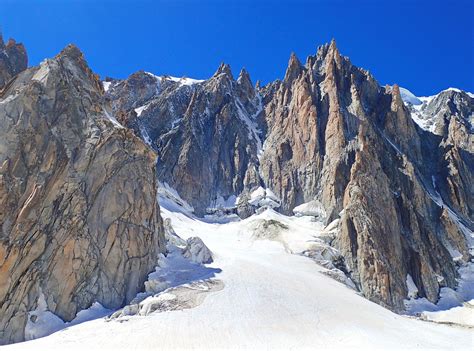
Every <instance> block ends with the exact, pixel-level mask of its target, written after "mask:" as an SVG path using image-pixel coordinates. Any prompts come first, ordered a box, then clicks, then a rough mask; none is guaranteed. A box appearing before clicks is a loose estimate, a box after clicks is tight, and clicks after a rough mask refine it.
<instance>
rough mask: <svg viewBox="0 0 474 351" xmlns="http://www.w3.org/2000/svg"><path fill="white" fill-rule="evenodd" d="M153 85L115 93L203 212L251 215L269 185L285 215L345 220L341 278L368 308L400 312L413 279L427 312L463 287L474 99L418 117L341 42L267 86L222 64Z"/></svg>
mask: <svg viewBox="0 0 474 351" xmlns="http://www.w3.org/2000/svg"><path fill="white" fill-rule="evenodd" d="M140 77H141V78H140ZM150 77H151V78H150ZM152 79H153V76H151V75H149V74H147V73H143V72H141V73H140V72H139V73H136V74H134V75H132V76H131V77H130V78H129V79H127V80H125V81H112V83H111V85H110V88H109V90H108V93H107V96H108V98H109V99H111V100H112V102H113V104H114V108H115V111H116V113H117V114H118V115H121V116H124V118H123V120H124V123H127V125H129V126H130V127H132V128H133V129H134V130H135V132H136V133H137V134H138V135H140V136H141V137H142V138H143V139H144V140H146V141H147V142H148V143H149V144H150V145H151V146H152V147H153V148H154V149H155V150H156V151H157V152H158V154H159V158H158V164H159V165H160V166H159V170H158V178H159V179H160V180H161V181H163V182H167V183H169V184H170V185H171V186H172V187H173V188H174V189H176V190H177V191H178V193H179V194H180V195H181V196H182V197H183V199H184V200H186V201H188V202H189V203H191V204H192V205H193V207H194V208H195V210H196V213H197V214H198V215H202V214H204V213H205V212H206V209H209V207H211V208H212V207H218V206H221V208H224V209H225V210H226V211H227V210H229V209H233V210H235V211H236V212H237V213H238V214H239V215H241V216H243V217H246V216H249V215H251V214H252V213H253V212H254V211H255V207H254V206H253V205H252V194H253V193H254V192H255V191H257V190H258V189H260V188H259V187H261V190H262V191H263V192H267V191H269V192H270V193H271V194H274V195H275V199H276V200H277V201H276V203H278V204H279V205H280V207H279V210H280V211H282V212H283V213H285V214H292V213H293V209H295V207H296V208H297V211H296V212H298V208H299V209H301V208H302V209H308V208H316V207H317V214H318V217H319V218H320V219H321V220H324V221H326V223H338V225H337V228H336V229H335V230H337V233H338V234H337V236H336V238H335V240H334V244H335V245H336V246H337V248H338V249H339V250H340V252H342V254H343V256H344V260H345V262H343V263H342V264H341V267H342V265H346V267H345V269H346V272H347V273H348V274H349V275H350V277H351V279H352V280H353V281H354V283H355V284H356V285H357V287H358V289H360V290H361V291H362V292H363V293H364V295H365V296H366V297H368V298H369V299H371V300H373V301H376V302H378V303H380V304H383V305H385V306H388V307H390V308H392V309H394V310H397V311H400V310H402V309H403V300H404V299H405V298H406V297H407V293H408V287H407V286H406V281H407V279H406V277H407V275H408V274H409V275H410V276H411V277H413V280H414V283H415V284H416V286H417V289H418V292H419V295H420V296H423V297H427V298H428V299H429V300H431V301H436V300H437V298H438V293H439V289H440V287H442V286H449V287H454V286H455V285H456V280H455V278H456V276H457V273H456V267H457V265H462V264H463V262H467V261H469V260H470V259H471V257H472V256H471V255H472V250H471V252H470V251H469V250H470V248H471V247H472V243H470V241H469V240H471V239H470V236H471V234H472V230H473V229H474V217H473V204H474V197H473V196H474V181H473V180H474V179H473V177H474V157H473V154H474V151H473V129H472V126H473V121H472V118H473V117H472V116H473V100H472V97H471V96H470V95H468V94H466V93H464V92H460V91H453V90H448V91H445V92H443V93H441V94H438V95H437V96H436V97H433V98H432V99H430V100H429V101H428V100H427V101H425V102H424V105H423V106H422V107H420V108H418V107H417V108H415V107H413V106H410V104H409V103H405V102H404V101H403V99H402V94H401V92H400V88H399V87H398V86H396V85H394V86H393V87H392V86H386V87H382V86H380V85H379V84H378V83H377V81H376V80H375V79H374V77H372V75H371V74H370V73H369V72H368V71H366V70H363V69H360V68H358V67H355V66H354V65H352V63H351V62H350V60H349V59H348V58H347V57H344V56H342V55H341V54H340V52H339V50H338V49H337V47H336V43H335V42H334V41H333V42H331V43H330V44H326V45H323V46H321V47H320V48H319V49H318V52H317V54H316V55H315V56H310V57H308V59H307V60H306V63H305V64H302V63H301V62H300V61H299V60H298V58H297V57H296V56H295V55H294V54H292V55H291V57H290V60H289V64H288V69H287V71H286V74H285V77H284V79H283V80H281V81H280V80H277V81H275V82H272V83H270V84H268V85H266V86H264V87H260V86H259V85H258V86H257V87H255V88H254V87H252V84H251V83H250V78H249V77H248V74H247V73H246V72H245V71H242V72H241V74H240V77H239V79H237V80H236V81H235V80H234V79H233V78H232V74H231V72H230V68H229V67H228V66H226V65H222V66H221V67H220V68H219V70H218V71H217V72H216V74H215V75H214V76H213V77H211V78H210V79H209V80H206V81H203V82H195V81H190V80H186V79H182V80H177V79H175V78H170V77H154V79H155V81H154V82H153V80H152ZM135 101H136V102H135ZM412 101H414V102H417V101H421V100H419V99H413V100H412ZM420 111H421V112H420ZM415 112H416V113H415ZM423 119H424V120H429V121H430V123H431V124H433V125H435V126H436V128H435V130H431V129H430V128H427V130H424V129H426V128H420V126H419V125H417V123H418V124H420V123H421V124H420V125H422V126H426V125H428V124H429V125H431V124H430V123H428V124H426V123H424V122H423V123H422V122H419V121H420V120H423ZM414 120H415V121H417V122H416V123H415V121H414ZM432 121H436V123H434V122H433V123H432ZM232 196H233V197H234V198H235V199H236V201H235V202H236V203H233V204H230V203H229V202H230V201H229V199H233V198H232ZM237 197H238V198H237ZM237 199H238V200H237ZM315 204H318V206H316V207H315ZM232 205H234V207H235V208H232ZM226 211H223V213H227V212H226ZM335 221H337V222H335Z"/></svg>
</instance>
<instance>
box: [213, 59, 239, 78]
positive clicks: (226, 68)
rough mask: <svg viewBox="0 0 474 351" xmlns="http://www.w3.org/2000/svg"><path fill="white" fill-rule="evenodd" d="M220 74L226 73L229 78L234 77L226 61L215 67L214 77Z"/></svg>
mask: <svg viewBox="0 0 474 351" xmlns="http://www.w3.org/2000/svg"><path fill="white" fill-rule="evenodd" d="M220 74H226V75H227V76H229V77H230V78H231V79H234V77H233V76H232V70H231V69H230V66H229V65H228V64H227V63H224V62H222V63H221V64H220V66H219V68H218V69H217V71H216V73H214V77H216V76H218V75H220Z"/></svg>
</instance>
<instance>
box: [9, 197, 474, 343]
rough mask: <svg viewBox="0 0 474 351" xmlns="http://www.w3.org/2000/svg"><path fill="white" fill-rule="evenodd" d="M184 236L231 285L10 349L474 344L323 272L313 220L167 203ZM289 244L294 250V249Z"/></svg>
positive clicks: (166, 213)
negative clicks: (195, 211) (218, 213)
mask: <svg viewBox="0 0 474 351" xmlns="http://www.w3.org/2000/svg"><path fill="white" fill-rule="evenodd" d="M161 206H162V207H161V212H162V216H163V218H170V219H171V223H172V225H173V228H174V230H175V231H176V233H177V234H178V235H180V236H181V237H182V238H183V239H187V238H188V237H192V236H199V237H201V238H202V239H203V240H204V242H205V243H206V245H207V246H208V247H209V248H210V249H211V251H212V252H213V255H214V262H213V263H212V264H210V265H206V266H207V267H209V268H213V269H218V270H219V271H218V272H220V273H217V274H215V276H216V278H217V279H220V280H222V281H223V283H224V289H223V290H221V291H217V292H213V293H209V294H208V296H207V297H206V299H205V300H204V301H203V303H202V304H200V305H199V306H197V307H194V308H190V309H184V310H180V311H165V312H160V313H153V314H151V315H149V316H145V317H143V316H128V317H127V319H120V318H119V319H117V320H111V321H108V322H107V321H106V320H104V319H97V320H93V321H89V322H85V323H82V324H80V325H76V326H73V327H69V328H67V329H65V330H62V331H59V332H57V333H55V334H52V335H50V336H48V337H45V338H41V339H36V340H33V341H29V342H26V343H20V344H14V345H9V346H6V347H4V348H5V350H62V349H68V350H74V349H80V350H83V349H87V350H97V349H100V350H109V349H110V350H111V349H113V350H123V349H126V350H151V349H160V350H173V349H174V350H184V349H193V350H212V349H240V350H242V349H243V350H304V349H308V350H315V349H364V350H373V349H393V350H401V349H416V350H421V349H446V350H448V349H449V350H454V349H456V350H470V349H471V350H472V345H473V337H472V330H469V329H467V328H460V327H453V326H446V325H440V324H435V323H430V322H424V321H420V320H416V319H414V318H410V317H405V316H400V315H397V314H394V313H392V312H390V311H389V310H387V309H385V308H383V307H381V306H379V305H377V304H375V303H372V302H370V301H368V300H366V299H364V298H363V297H361V296H359V295H358V294H357V293H356V292H355V291H354V290H352V289H350V288H347V287H346V286H345V285H343V284H341V283H339V282H337V281H335V280H333V279H331V278H329V277H327V276H326V275H324V274H323V273H321V272H322V271H323V270H324V268H322V267H320V266H318V265H316V264H315V263H314V262H313V261H312V260H311V259H308V258H307V257H304V256H302V255H297V254H292V253H291V252H293V253H298V252H302V251H303V250H304V249H305V247H307V245H308V242H310V241H311V240H313V239H314V238H315V235H316V236H317V233H318V232H320V231H321V230H322V229H323V226H322V224H321V223H320V222H314V221H311V219H310V217H299V218H297V217H286V216H283V215H280V214H277V213H276V212H274V211H271V210H267V211H265V212H263V213H262V214H260V215H257V216H253V217H251V218H248V219H246V220H242V221H238V222H232V221H231V222H228V223H225V224H217V223H207V222H205V221H202V220H198V219H196V218H194V217H193V216H192V215H191V214H190V213H189V212H188V211H187V210H182V211H181V212H179V211H180V207H179V205H175V206H174V207H173V211H174V212H172V211H170V210H169V209H168V208H171V207H169V206H167V205H166V203H162V205H161ZM262 219H266V220H269V219H274V220H278V221H280V222H282V223H283V224H284V225H286V226H288V227H289V229H290V230H289V231H288V233H287V234H286V237H285V238H284V240H285V241H286V244H287V245H286V249H285V246H284V245H282V243H281V242H277V241H270V240H256V239H255V238H253V237H252V233H251V231H250V228H252V226H253V224H254V223H255V221H258V220H262ZM288 248H289V249H290V250H288Z"/></svg>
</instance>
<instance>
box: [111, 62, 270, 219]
mask: <svg viewBox="0 0 474 351" xmlns="http://www.w3.org/2000/svg"><path fill="white" fill-rule="evenodd" d="M137 77H141V79H140V80H137ZM112 84H113V85H112V86H111V87H110V88H109V90H108V92H107V97H108V98H109V99H111V100H112V101H113V104H114V107H115V112H116V114H118V115H123V116H126V117H125V120H124V121H125V123H126V124H127V126H129V127H131V128H133V129H134V130H135V131H136V133H137V135H140V136H141V137H142V138H143V139H144V140H146V141H147V142H148V143H149V145H151V146H152V147H153V148H154V149H155V150H156V151H157V153H158V164H159V165H160V166H159V167H158V178H159V179H160V181H162V182H166V183H168V184H169V185H170V186H171V187H173V188H174V189H176V190H177V191H178V192H179V193H180V194H183V197H184V198H185V200H186V201H187V202H188V203H189V204H191V205H192V206H193V207H194V209H195V211H196V213H197V214H199V215H203V214H205V213H206V209H208V208H209V207H213V206H214V205H215V203H216V200H218V199H219V198H223V199H224V198H225V199H227V198H228V197H230V196H232V195H235V194H239V193H241V192H242V191H243V190H244V188H251V187H253V186H258V185H259V178H258V174H257V170H256V169H257V166H256V165H257V163H258V159H257V152H258V150H259V147H261V141H260V134H259V131H258V128H257V122H256V118H257V115H258V114H259V113H260V112H261V102H260V99H259V96H258V95H257V94H256V92H255V89H254V88H253V86H252V84H251V82H250V77H249V75H248V73H247V72H246V71H245V70H242V72H241V73H240V75H239V77H238V79H237V80H235V79H234V78H233V75H232V72H231V70H230V67H229V66H228V65H226V64H221V66H220V67H219V68H218V70H217V71H216V73H215V74H214V76H213V77H212V78H210V79H209V80H207V81H196V80H192V79H189V78H182V79H178V78H173V77H168V76H163V77H157V76H153V75H151V74H149V73H145V72H138V73H135V74H133V75H131V76H130V77H129V78H128V79H126V80H124V81H119V82H115V83H112ZM150 94H151V97H150ZM137 95H138V96H139V98H137V99H135V98H134V97H135V96H137Z"/></svg>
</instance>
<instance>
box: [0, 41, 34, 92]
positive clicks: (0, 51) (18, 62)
mask: <svg viewBox="0 0 474 351" xmlns="http://www.w3.org/2000/svg"><path fill="white" fill-rule="evenodd" d="M27 66H28V56H27V55H26V50H25V47H24V46H23V44H20V43H18V44H17V43H16V42H15V40H13V39H10V40H8V42H7V44H6V45H5V43H4V41H3V37H2V34H1V33H0V90H1V89H3V88H4V87H5V85H6V84H7V83H8V82H9V81H10V79H11V78H12V77H14V76H15V75H17V74H18V73H20V72H21V71H24V70H25V69H26V67H27Z"/></svg>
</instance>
